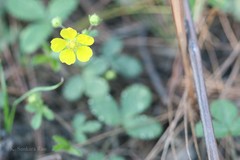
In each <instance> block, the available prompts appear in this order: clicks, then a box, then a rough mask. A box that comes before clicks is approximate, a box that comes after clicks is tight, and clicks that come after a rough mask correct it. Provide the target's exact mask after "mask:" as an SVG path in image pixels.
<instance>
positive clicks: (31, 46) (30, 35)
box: [20, 22, 52, 53]
mask: <svg viewBox="0 0 240 160" xmlns="http://www.w3.org/2000/svg"><path fill="white" fill-rule="evenodd" d="M51 32H52V27H51V24H50V23H46V22H40V23H34V24H30V25H28V26H27V27H26V28H24V30H23V31H22V32H21V34H20V47H21V50H22V51H23V52H25V53H32V52H34V51H35V50H37V49H38V48H39V47H40V46H41V45H42V44H43V43H44V41H45V40H46V39H47V38H48V36H49V35H50V33H51Z"/></svg>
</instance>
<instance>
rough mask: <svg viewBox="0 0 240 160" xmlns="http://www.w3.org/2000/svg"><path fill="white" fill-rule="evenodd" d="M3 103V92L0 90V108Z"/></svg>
mask: <svg viewBox="0 0 240 160" xmlns="http://www.w3.org/2000/svg"><path fill="white" fill-rule="evenodd" d="M3 105H4V96H3V93H2V92H1V91H0V108H3Z"/></svg>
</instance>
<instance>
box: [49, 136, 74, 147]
mask: <svg viewBox="0 0 240 160" xmlns="http://www.w3.org/2000/svg"><path fill="white" fill-rule="evenodd" d="M53 140H54V142H55V143H56V144H60V145H62V146H63V147H64V148H65V149H68V148H69V146H70V143H69V142H68V140H67V139H66V138H64V137H62V136H58V135H54V136H53Z"/></svg>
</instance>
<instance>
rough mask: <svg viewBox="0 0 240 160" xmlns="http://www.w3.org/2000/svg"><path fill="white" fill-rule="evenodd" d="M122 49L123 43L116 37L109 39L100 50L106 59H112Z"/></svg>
mask: <svg viewBox="0 0 240 160" xmlns="http://www.w3.org/2000/svg"><path fill="white" fill-rule="evenodd" d="M122 49H123V42H122V41H121V40H120V39H118V38H117V37H111V38H109V39H108V40H107V41H106V42H105V43H104V45H103V46H102V48H101V51H102V53H103V55H104V56H105V57H107V58H110V59H111V58H113V57H114V56H115V55H117V54H119V53H120V52H121V51H122Z"/></svg>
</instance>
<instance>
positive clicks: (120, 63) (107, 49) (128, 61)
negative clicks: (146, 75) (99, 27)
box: [101, 37, 143, 78]
mask: <svg viewBox="0 0 240 160" xmlns="http://www.w3.org/2000/svg"><path fill="white" fill-rule="evenodd" d="M122 49H123V43H122V41H121V40H120V39H118V38H116V37H111V38H110V39H108V40H107V41H106V42H105V43H104V45H103V46H102V49H101V51H102V57H103V58H104V59H106V60H107V61H108V63H109V66H110V67H111V68H112V69H113V70H115V71H116V72H117V73H119V74H120V75H122V76H124V77H125V78H135V77H137V76H139V75H140V74H141V72H142V70H143V69H142V65H141V63H140V62H139V60H138V59H136V58H134V57H132V56H129V55H125V54H120V53H121V51H122Z"/></svg>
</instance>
